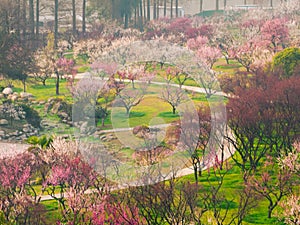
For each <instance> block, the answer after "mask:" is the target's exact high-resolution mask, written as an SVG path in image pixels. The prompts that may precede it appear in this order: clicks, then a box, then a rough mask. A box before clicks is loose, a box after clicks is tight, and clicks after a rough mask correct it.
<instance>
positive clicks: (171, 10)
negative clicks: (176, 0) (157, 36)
mask: <svg viewBox="0 0 300 225" xmlns="http://www.w3.org/2000/svg"><path fill="white" fill-rule="evenodd" d="M171 18H173V0H171Z"/></svg>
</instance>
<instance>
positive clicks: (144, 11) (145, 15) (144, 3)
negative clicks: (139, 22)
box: [143, 0, 147, 21]
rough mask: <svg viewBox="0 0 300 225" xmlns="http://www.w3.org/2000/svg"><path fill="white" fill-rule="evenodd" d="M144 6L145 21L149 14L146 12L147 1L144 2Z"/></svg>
mask: <svg viewBox="0 0 300 225" xmlns="http://www.w3.org/2000/svg"><path fill="white" fill-rule="evenodd" d="M143 6H144V21H146V20H147V16H146V15H147V12H146V0H143Z"/></svg>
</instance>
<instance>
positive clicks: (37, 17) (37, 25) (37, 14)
mask: <svg viewBox="0 0 300 225" xmlns="http://www.w3.org/2000/svg"><path fill="white" fill-rule="evenodd" d="M35 4H36V5H35V6H36V7H35V36H36V39H37V40H39V38H40V0H36V3H35Z"/></svg>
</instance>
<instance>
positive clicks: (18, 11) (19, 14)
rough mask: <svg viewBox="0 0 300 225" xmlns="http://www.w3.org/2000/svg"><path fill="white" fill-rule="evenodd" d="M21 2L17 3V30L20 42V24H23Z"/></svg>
mask: <svg viewBox="0 0 300 225" xmlns="http://www.w3.org/2000/svg"><path fill="white" fill-rule="evenodd" d="M20 17H21V2H20V0H18V1H17V28H16V33H17V36H18V40H19V41H20V40H21V32H20V27H21V26H20V23H21V19H20Z"/></svg>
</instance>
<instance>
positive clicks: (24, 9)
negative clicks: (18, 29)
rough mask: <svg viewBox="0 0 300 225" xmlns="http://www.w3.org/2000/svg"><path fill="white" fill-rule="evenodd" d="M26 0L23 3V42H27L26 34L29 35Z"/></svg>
mask: <svg viewBox="0 0 300 225" xmlns="http://www.w3.org/2000/svg"><path fill="white" fill-rule="evenodd" d="M26 5H27V4H26V0H23V2H22V22H23V31H22V34H23V40H26V33H27V19H26Z"/></svg>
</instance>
